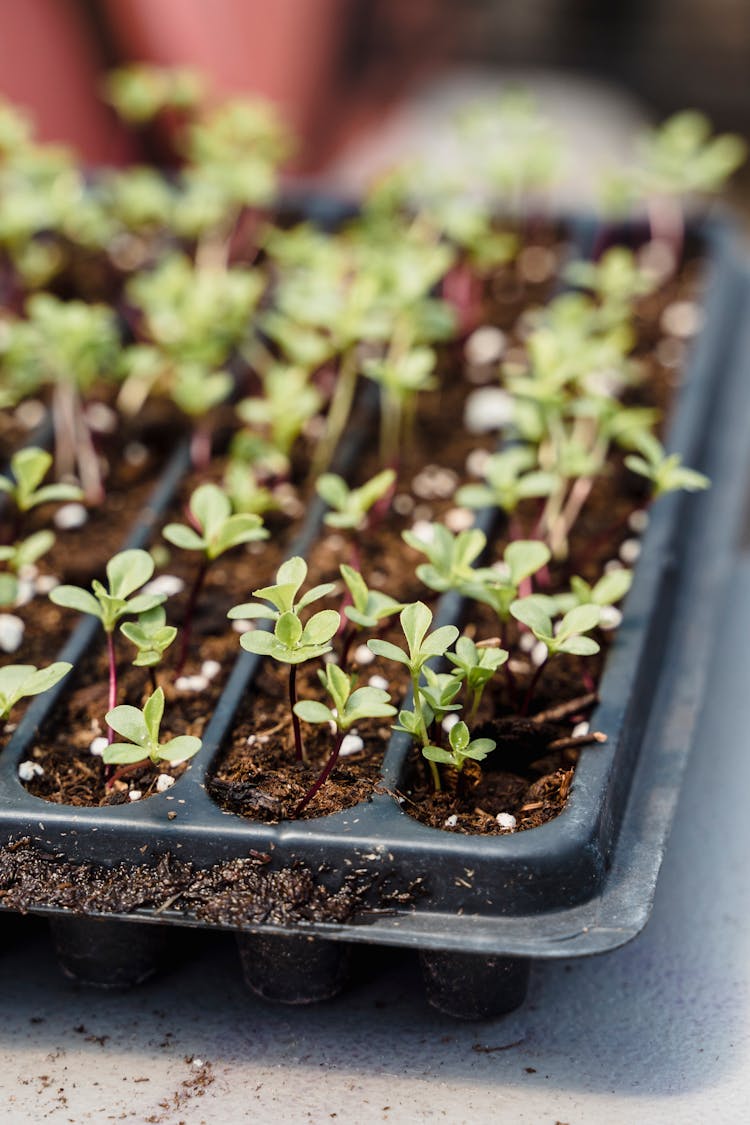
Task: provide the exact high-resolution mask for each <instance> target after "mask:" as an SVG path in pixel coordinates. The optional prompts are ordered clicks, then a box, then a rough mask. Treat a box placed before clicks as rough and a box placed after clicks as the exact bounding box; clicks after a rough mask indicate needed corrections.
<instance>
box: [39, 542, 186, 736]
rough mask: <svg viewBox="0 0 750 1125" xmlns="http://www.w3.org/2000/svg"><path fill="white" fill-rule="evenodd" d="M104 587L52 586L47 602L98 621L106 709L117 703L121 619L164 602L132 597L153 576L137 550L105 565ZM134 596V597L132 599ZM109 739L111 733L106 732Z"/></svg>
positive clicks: (157, 597)
mask: <svg viewBox="0 0 750 1125" xmlns="http://www.w3.org/2000/svg"><path fill="white" fill-rule="evenodd" d="M106 571H107V585H106V586H105V585H104V584H103V583H101V582H99V580H98V579H96V578H95V579H94V581H93V582H92V584H91V590H92V591H93V592H92V593H90V592H89V591H88V590H84V589H82V588H81V587H80V586H56V587H55V588H54V589H53V590H52V591H51V592H50V595H49V597H50V601H52V602H54V603H55V605H60V606H63V607H64V608H65V609H75V610H78V612H79V613H90V614H91V615H92V617H98V619H99V620H100V621H101V623H102V628H103V629H104V632H105V634H106V637H107V655H108V657H109V709H110V710H112V708H113V707H114V706H115V704H116V703H117V663H116V660H115V645H114V631H115V628H116V626H117V623H118V621H119V620H120V619H121V618H122V617H130V616H138V615H139V614H141V613H146V612H147V611H148V610H150V609H153V608H154V607H155V606H158V605H161V604H162V602H164V601H166V595H165V594H136V590H139V589H140V588H141V586H144V585H145V584H146V582H148V581H149V579H150V578H151V577H152V575H153V573H154V560H153V559H152V558H151V556H150V555H149V553H148V551H141V550H138V549H137V548H135V549H132V550H128V551H120V552H119V554H117V555H113V556H112V558H111V559H110V560H109V562H108V563H107V568H106ZM133 595H135V596H133ZM110 735H111V731H110Z"/></svg>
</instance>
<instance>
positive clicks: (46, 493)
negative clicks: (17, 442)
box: [0, 446, 83, 514]
mask: <svg viewBox="0 0 750 1125" xmlns="http://www.w3.org/2000/svg"><path fill="white" fill-rule="evenodd" d="M51 467H52V456H51V454H49V453H47V451H46V450H44V449H38V448H37V447H36V446H28V447H26V448H25V449H19V450H18V452H17V453H14V454H13V456H12V457H11V459H10V468H11V472H12V473H13V480H11V479H9V478H8V477H2V476H0V492H5V493H7V495H8V496H9V497H10V499H11V500H12V501H13V503H14V505H15V506H16V508H17V509H18V511H19V512H21V513H23V514H25V513H26V512H30V511H31V509H32V508H37V507H39V505H40V504H62V503H65V502H67V501H69V500H81V499H82V498H83V492H82V491H81V489H80V488H78V486H77V485H74V484H44V485H43V484H42V481H43V480H44V478H45V477H46V475H47V473H48V472H49V470H50V468H51Z"/></svg>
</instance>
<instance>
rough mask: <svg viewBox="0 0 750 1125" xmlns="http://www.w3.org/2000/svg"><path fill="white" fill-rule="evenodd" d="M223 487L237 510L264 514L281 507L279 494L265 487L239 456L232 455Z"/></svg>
mask: <svg viewBox="0 0 750 1125" xmlns="http://www.w3.org/2000/svg"><path fill="white" fill-rule="evenodd" d="M222 487H223V489H224V491H225V492H226V494H227V496H228V497H229V499H230V502H231V504H232V509H233V511H235V512H249V513H251V514H255V515H257V516H262V515H264V514H265V513H266V512H271V511H274V510H275V509H277V508H278V507H279V504H280V501H279V498H278V496H277V495H276V494H275V493H274V492H273V491H272V490H271V489H270V488H265V487H264V486H263V485H262V484H261V482H260V480H259V478H258V476H257V474H256V473H255V472H254V470H253V469H252V468H251V466H250V465H248V464H247V463H246V462H245V461H243V460H242V459H241V458H240V457H238V456H231V455H230V458H229V460H228V462H227V467H226V469H225V470H224V480H223V481H222Z"/></svg>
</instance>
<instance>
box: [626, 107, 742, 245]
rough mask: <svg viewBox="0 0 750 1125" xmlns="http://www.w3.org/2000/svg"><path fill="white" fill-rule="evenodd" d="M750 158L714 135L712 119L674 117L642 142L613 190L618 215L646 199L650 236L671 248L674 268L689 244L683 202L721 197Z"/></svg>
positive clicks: (727, 136)
mask: <svg viewBox="0 0 750 1125" xmlns="http://www.w3.org/2000/svg"><path fill="white" fill-rule="evenodd" d="M746 155H747V145H746V144H745V142H744V141H743V140H742V139H741V138H740V137H738V136H736V135H734V134H732V133H724V134H722V135H721V136H712V135H711V123H710V121H709V120H708V118H707V117H706V116H705V115H704V114H702V113H699V112H697V111H696V110H684V111H682V112H681V113H676V114H674V115H673V116H672V117H669V118H668V119H667V120H666V121H664V122H663V123H662V124H661V125H660V126H659V127H658V128H656V129H650V130H648V131H646V132H645V133H643V134H642V135H641V136H640V138H639V139H638V143H637V147H636V155H635V159H634V160H633V161H632V162H631V164H630V166H629V167H628V169H627V170H626V171H625V172H623V173H622V174H620V175H619V176H615V177H613V178H612V180H611V182H610V184H609V185H608V190H609V194H610V196H611V198H612V199H613V200H616V201H617V203H618V205H619V209H622V205H623V203H632V202H633V200H634V199H635V200H639V199H645V200H646V204H647V208H648V213H649V220H650V223H651V236H652V238H653V239H655V240H661V241H663V242H665V243H666V244H667V245H669V246H670V247H671V248H672V250H673V253H674V259H675V265H676V264H677V262H678V261H679V257H680V253H681V251H682V245H683V239H684V214H683V211H684V200H685V198H686V197H688V196H690V195H699V196H711V195H716V194H717V193H718V192H719V191H721V189H722V188H723V186H724V184H725V183H726V181H727V180H728V179H729V177H730V176H731V175H732V174H733V173H734V172H735V171H736V170H737V169H738V168H739V167H740V165H741V164H742V163H743V162H744V160H745V157H746Z"/></svg>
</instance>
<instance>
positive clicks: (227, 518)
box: [162, 484, 268, 563]
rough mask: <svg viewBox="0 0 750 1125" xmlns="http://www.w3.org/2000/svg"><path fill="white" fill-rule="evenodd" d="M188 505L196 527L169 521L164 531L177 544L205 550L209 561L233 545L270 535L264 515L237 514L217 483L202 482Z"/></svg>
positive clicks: (186, 549) (193, 549)
mask: <svg viewBox="0 0 750 1125" xmlns="http://www.w3.org/2000/svg"><path fill="white" fill-rule="evenodd" d="M188 508H189V510H190V515H191V517H192V522H193V524H194V526H193V527H188V526H187V525H186V524H181V523H168V524H167V525H166V527H165V528H164V531H163V533H162V534H163V535H164V538H165V539H166V540H167V541H168V542H169V543H172V544H173V545H174V546H175V547H181V548H182V549H183V550H185V551H201V552H202V553H203V554H204V556H205V558H206V561H207V562H209V563H211V562H213V561H214V560H215V559H218V558H219V557H220V556H221V555H223V554H224V553H225V552H226V551H229V550H231V549H232V548H233V547H239V546H241V545H242V544H243V543H257V542H258V541H259V540H261V539H267V538H268V531H267V530H266V529H265V528H264V527H263V522H262V520H261V518H260V516H257V515H254V514H252V513H247V512H245V513H238V514H233V513H232V503H231V501H230V499H229V497H228V496H227V494H226V492H224V490H223V489H222V488H219V486H218V485H216V484H201V485H199V486H198V488H196V489H195V491H194V492H193V494H192V496H191V497H190V502H189V504H188ZM196 529H197V530H196Z"/></svg>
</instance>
